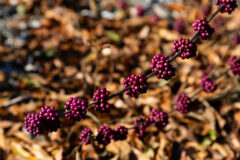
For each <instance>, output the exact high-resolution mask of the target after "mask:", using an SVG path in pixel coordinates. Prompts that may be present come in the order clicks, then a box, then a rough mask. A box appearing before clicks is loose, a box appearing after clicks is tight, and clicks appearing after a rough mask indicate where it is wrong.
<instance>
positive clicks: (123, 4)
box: [119, 0, 127, 9]
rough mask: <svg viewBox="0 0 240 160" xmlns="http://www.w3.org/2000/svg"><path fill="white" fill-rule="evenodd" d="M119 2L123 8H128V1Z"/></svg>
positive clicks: (121, 0)
mask: <svg viewBox="0 0 240 160" xmlns="http://www.w3.org/2000/svg"><path fill="white" fill-rule="evenodd" d="M119 4H120V8H121V9H125V8H127V3H126V2H125V0H120V2H119Z"/></svg>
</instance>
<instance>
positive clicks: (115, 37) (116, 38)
mask: <svg viewBox="0 0 240 160" xmlns="http://www.w3.org/2000/svg"><path fill="white" fill-rule="evenodd" d="M106 34H107V36H108V37H110V38H111V39H113V40H114V41H118V42H119V41H121V40H122V38H121V37H120V36H119V35H118V34H117V33H116V32H114V31H112V30H108V31H106Z"/></svg>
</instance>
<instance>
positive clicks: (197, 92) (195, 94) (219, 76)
mask: <svg viewBox="0 0 240 160" xmlns="http://www.w3.org/2000/svg"><path fill="white" fill-rule="evenodd" d="M230 69H231V68H228V69H226V70H225V71H224V72H223V73H221V74H220V75H218V76H217V77H216V78H214V79H213V81H217V80H218V79H220V78H221V77H223V76H224V75H225V74H227V73H228V71H230ZM202 91H203V88H202V87H201V88H199V89H198V90H197V91H196V92H195V93H194V94H193V95H192V96H191V97H190V99H191V100H192V101H193V100H195V98H196V96H197V95H198V94H199V93H201V92H202ZM176 109H177V107H174V108H173V109H172V110H170V111H169V112H167V113H168V114H170V113H172V112H174V111H175V110H176Z"/></svg>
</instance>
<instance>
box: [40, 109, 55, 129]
mask: <svg viewBox="0 0 240 160" xmlns="http://www.w3.org/2000/svg"><path fill="white" fill-rule="evenodd" d="M39 116H40V118H41V122H42V126H43V128H44V130H45V131H48V132H56V131H57V129H58V128H60V120H59V113H58V111H57V110H56V109H55V108H54V107H49V106H44V107H42V108H41V111H40V113H39Z"/></svg>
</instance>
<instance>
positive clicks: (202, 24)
mask: <svg viewBox="0 0 240 160" xmlns="http://www.w3.org/2000/svg"><path fill="white" fill-rule="evenodd" d="M192 27H193V29H194V31H199V34H198V38H199V39H202V40H206V39H210V38H211V36H212V34H213V32H214V29H213V28H212V27H210V25H209V24H208V22H207V20H206V19H205V18H201V19H197V20H195V22H194V23H193V24H192Z"/></svg>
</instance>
